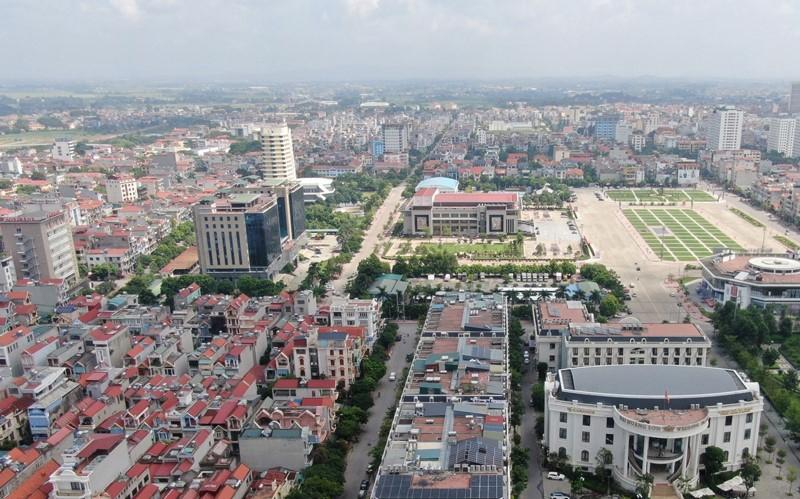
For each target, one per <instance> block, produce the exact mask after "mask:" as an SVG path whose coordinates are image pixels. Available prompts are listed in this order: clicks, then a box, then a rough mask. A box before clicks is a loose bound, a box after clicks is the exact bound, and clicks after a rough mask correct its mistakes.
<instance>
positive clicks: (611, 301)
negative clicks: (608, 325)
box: [600, 294, 620, 317]
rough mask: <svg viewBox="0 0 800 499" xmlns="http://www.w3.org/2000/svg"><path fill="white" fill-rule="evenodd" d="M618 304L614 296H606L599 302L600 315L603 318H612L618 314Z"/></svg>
mask: <svg viewBox="0 0 800 499" xmlns="http://www.w3.org/2000/svg"><path fill="white" fill-rule="evenodd" d="M619 309H620V303H619V300H618V299H617V297H616V296H614V295H612V294H608V295H606V296H605V297H604V298H603V300H602V301H601V302H600V315H603V316H605V317H613V316H614V314H616V313H617V312H619Z"/></svg>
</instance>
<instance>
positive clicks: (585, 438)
mask: <svg viewBox="0 0 800 499" xmlns="http://www.w3.org/2000/svg"><path fill="white" fill-rule="evenodd" d="M591 436H592V434H591V433H590V432H588V431H584V432H582V433H581V442H586V443H587V444H588V443H589V440H590V439H591Z"/></svg>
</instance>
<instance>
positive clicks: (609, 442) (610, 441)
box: [606, 433, 614, 445]
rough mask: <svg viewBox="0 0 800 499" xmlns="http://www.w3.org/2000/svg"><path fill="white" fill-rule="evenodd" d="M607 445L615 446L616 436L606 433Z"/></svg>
mask: <svg viewBox="0 0 800 499" xmlns="http://www.w3.org/2000/svg"><path fill="white" fill-rule="evenodd" d="M606 445H614V434H613V433H606Z"/></svg>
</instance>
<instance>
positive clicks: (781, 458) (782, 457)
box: [775, 449, 786, 476]
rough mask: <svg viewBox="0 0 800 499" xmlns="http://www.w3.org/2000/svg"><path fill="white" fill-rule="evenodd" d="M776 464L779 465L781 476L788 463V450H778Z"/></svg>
mask: <svg viewBox="0 0 800 499" xmlns="http://www.w3.org/2000/svg"><path fill="white" fill-rule="evenodd" d="M775 462H776V463H777V464H778V476H780V475H781V470H782V469H783V465H784V464H785V463H786V449H778V457H777V459H775Z"/></svg>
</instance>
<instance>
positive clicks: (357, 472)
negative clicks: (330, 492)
mask: <svg viewBox="0 0 800 499" xmlns="http://www.w3.org/2000/svg"><path fill="white" fill-rule="evenodd" d="M397 325H398V326H399V332H400V334H402V335H403V341H401V342H399V343H396V344H395V345H394V347H392V350H391V355H390V356H389V360H388V361H387V362H386V375H385V376H384V377H383V379H381V381H380V382H379V383H378V388H377V389H376V390H375V392H374V394H373V400H374V401H375V405H373V406H372V409H370V412H369V420H367V423H366V424H365V425H364V427H363V432H362V434H361V437H360V438H359V440H358V442H356V443H355V444H354V445H353V448H352V449H350V453H349V454H348V455H347V470H346V471H345V475H344V476H345V483H344V494H342V497H343V498H347V499H351V498H354V497H357V496H358V487H359V485H361V480H363V479H365V478H368V477H367V474H366V470H367V466H368V465H369V463H370V462H371V461H372V456H370V454H369V452H370V450H371V449H372V447H373V446H374V445H375V444H376V443H377V441H378V435H379V433H380V430H381V423H382V422H383V417H384V416H385V415H386V411H387V410H388V409H389V407H391V406H392V405H394V393H395V389H396V388H397V385H398V383H403V382H404V381H405V380H401V379H400V376H401V375H402V374H403V369H405V367H406V366H407V365H408V363H407V362H406V355H407V354H409V353H412V352H413V351H414V350H415V348H416V346H417V337H416V334H417V321H397ZM391 372H395V373H397V376H398V379H397V382H393V381H389V373H391ZM378 394H380V396H378ZM369 478H370V479H371V478H372V477H369Z"/></svg>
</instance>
